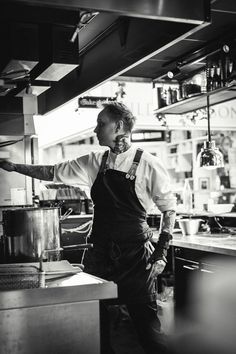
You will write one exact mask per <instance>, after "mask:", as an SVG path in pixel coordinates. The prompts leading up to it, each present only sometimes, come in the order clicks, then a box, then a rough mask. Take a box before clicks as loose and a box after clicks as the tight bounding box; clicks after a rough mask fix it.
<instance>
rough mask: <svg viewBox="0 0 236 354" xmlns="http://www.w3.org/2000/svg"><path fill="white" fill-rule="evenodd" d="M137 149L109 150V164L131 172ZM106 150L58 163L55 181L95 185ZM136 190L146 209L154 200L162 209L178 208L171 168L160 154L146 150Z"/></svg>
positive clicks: (138, 170)
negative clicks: (120, 151)
mask: <svg viewBox="0 0 236 354" xmlns="http://www.w3.org/2000/svg"><path fill="white" fill-rule="evenodd" d="M136 150H137V148H136V147H133V146H131V147H130V148H129V149H128V150H127V151H125V152H123V153H121V154H118V155H117V154H114V153H113V152H112V151H111V150H109V156H108V159H107V164H108V167H109V168H110V169H114V170H118V171H122V172H128V171H129V169H130V167H131V165H132V162H133V159H134V156H135V153H136ZM104 152H105V151H104V150H103V151H94V152H91V153H89V154H88V155H84V156H80V157H78V158H76V159H75V160H71V161H66V162H62V163H59V164H56V165H55V166H54V180H53V181H54V182H55V183H64V184H67V185H79V186H87V187H89V188H91V187H92V185H93V183H94V181H95V179H96V177H97V174H98V171H99V168H100V165H101V162H102V156H103V155H104ZM135 192H136V195H137V197H138V199H139V201H140V203H141V205H142V206H143V208H144V209H145V210H146V211H148V210H149V209H150V208H151V207H152V206H153V202H154V203H155V204H156V205H157V207H158V209H159V210H160V211H161V212H163V211H166V210H175V209H176V198H175V196H174V195H173V193H172V192H171V188H170V178H169V175H168V172H167V170H166V169H165V168H164V166H163V163H162V162H161V160H160V158H158V157H157V156H153V155H152V154H150V153H148V152H145V151H144V152H143V154H142V157H141V160H140V162H139V165H138V168H137V170H136V180H135Z"/></svg>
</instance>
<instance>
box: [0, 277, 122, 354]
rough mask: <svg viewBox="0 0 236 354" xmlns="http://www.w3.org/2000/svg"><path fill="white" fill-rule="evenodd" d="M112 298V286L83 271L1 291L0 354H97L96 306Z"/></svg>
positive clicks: (98, 339) (98, 332)
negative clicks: (41, 285) (39, 284)
mask: <svg viewBox="0 0 236 354" xmlns="http://www.w3.org/2000/svg"><path fill="white" fill-rule="evenodd" d="M116 297H117V286H116V284H114V283H113V282H107V281H105V280H103V279H100V278H96V277H93V276H91V275H89V274H86V273H83V272H81V273H78V274H75V275H73V276H69V277H65V278H61V279H53V280H51V281H47V283H46V287H45V288H40V289H26V290H11V291H1V292H0V337H1V344H0V353H1V354H2V353H12V354H13V353H14V354H41V353H45V354H51V353H57V354H64V353H80V354H88V353H93V354H99V353H100V313H99V301H100V300H104V299H109V298H116Z"/></svg>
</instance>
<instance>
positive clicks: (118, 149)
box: [111, 135, 130, 154]
mask: <svg viewBox="0 0 236 354" xmlns="http://www.w3.org/2000/svg"><path fill="white" fill-rule="evenodd" d="M129 147H130V141H129V136H128V135H118V136H117V137H116V140H115V146H114V148H112V149H111V150H112V152H114V153H115V154H121V153H122V152H125V151H127V150H128V149H129Z"/></svg>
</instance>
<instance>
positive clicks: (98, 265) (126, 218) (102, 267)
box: [84, 149, 157, 303]
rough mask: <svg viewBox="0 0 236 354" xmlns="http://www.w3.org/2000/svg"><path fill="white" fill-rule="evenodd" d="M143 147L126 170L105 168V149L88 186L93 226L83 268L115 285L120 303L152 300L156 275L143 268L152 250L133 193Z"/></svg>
mask: <svg viewBox="0 0 236 354" xmlns="http://www.w3.org/2000/svg"><path fill="white" fill-rule="evenodd" d="M142 153H143V150H140V149H138V150H137V151H136V154H135V157H134V160H133V163H132V165H131V168H130V170H129V171H128V173H125V172H121V171H116V170H112V169H108V167H107V158H108V154H109V151H108V150H107V151H106V152H105V154H104V155H103V158H102V163H101V166H100V170H99V172H98V175H97V178H96V180H95V182H94V184H93V186H92V188H91V198H92V200H93V203H94V219H93V227H92V232H91V235H90V240H89V242H92V243H93V244H94V247H93V248H92V249H89V250H87V251H86V253H85V257H84V265H85V269H84V271H85V272H87V273H90V274H93V275H95V276H98V277H101V278H104V279H106V280H110V281H114V282H115V283H116V284H117V285H118V297H119V300H120V302H125V303H137V302H148V301H153V300H155V299H156V295H157V287H156V277H153V276H152V267H151V269H149V270H146V265H147V260H148V258H149V257H150V255H151V253H152V251H151V249H150V247H149V244H150V238H151V236H152V232H151V230H150V229H149V226H148V224H147V222H146V211H145V210H144V208H143V206H142V205H141V203H140V202H139V199H138V197H137V195H136V192H135V179H136V177H135V173H136V169H137V166H138V164H139V162H140V159H141V156H142Z"/></svg>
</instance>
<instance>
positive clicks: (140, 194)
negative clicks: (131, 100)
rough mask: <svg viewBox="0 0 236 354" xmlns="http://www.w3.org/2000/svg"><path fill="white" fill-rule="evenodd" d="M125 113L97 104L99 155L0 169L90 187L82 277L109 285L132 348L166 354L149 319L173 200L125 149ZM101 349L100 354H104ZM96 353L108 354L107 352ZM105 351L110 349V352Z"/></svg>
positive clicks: (143, 158) (158, 169)
mask: <svg viewBox="0 0 236 354" xmlns="http://www.w3.org/2000/svg"><path fill="white" fill-rule="evenodd" d="M134 123H135V117H134V116H133V114H132V112H131V111H130V110H129V109H128V108H127V107H126V106H125V105H124V104H123V103H119V102H112V103H109V104H105V105H104V108H103V109H102V111H101V112H100V113H99V114H98V118H97V126H96V128H95V130H94V132H95V133H96V135H97V138H98V141H99V144H100V145H101V146H107V147H108V149H107V150H105V152H104V151H98V152H96V151H94V152H91V153H89V154H87V155H84V156H81V157H78V158H77V159H75V160H72V161H66V162H62V163H59V164H56V165H54V166H37V165H22V164H15V163H12V162H7V161H5V162H2V163H1V164H0V167H2V168H3V169H5V170H7V171H16V172H19V173H23V174H25V175H28V176H31V177H34V178H38V179H41V180H48V181H54V182H55V183H64V184H79V185H81V186H82V185H86V186H89V187H90V188H91V198H92V201H93V204H94V217H93V226H92V232H91V235H90V242H92V243H93V245H94V246H93V248H92V249H89V250H88V251H86V253H85V257H84V266H85V269H84V271H85V272H87V273H90V274H93V275H95V276H98V277H101V278H104V279H107V280H112V281H114V282H115V283H116V284H117V286H118V300H119V303H121V304H126V306H127V309H128V311H129V314H130V317H131V319H132V320H133V323H134V326H135V328H136V331H137V334H138V338H139V341H140V344H141V345H142V347H143V348H144V351H145V352H146V353H148V354H153V353H158V354H162V353H166V352H167V349H166V343H165V337H164V335H163V334H162V331H161V324H160V320H159V318H158V315H157V303H156V299H157V281H156V280H157V276H158V275H159V274H161V273H162V271H163V270H164V268H165V265H166V255H167V249H168V247H169V241H170V240H171V239H172V232H173V227H174V222H175V209H176V198H175V196H174V195H173V193H172V191H171V189H170V180H169V176H168V173H167V171H166V169H165V168H164V166H163V164H162V162H161V160H160V159H159V158H158V157H156V156H153V155H151V154H149V153H148V152H145V151H143V150H142V149H139V148H138V149H137V148H135V147H134V146H132V144H131V132H132V130H133V127H134ZM153 202H154V203H155V204H156V205H157V207H158V208H159V210H160V211H161V213H162V224H161V228H160V235H159V240H158V242H157V243H156V245H155V247H154V246H153V244H152V242H151V238H152V232H151V230H150V229H149V226H148V224H147V222H146V216H147V212H146V211H147V210H148V209H149V208H150V207H151V205H152V203H153ZM106 350H107V351H106ZM106 350H105V349H104V351H103V352H104V353H106V354H108V353H110V352H111V351H109V352H108V349H106ZM110 350H111V349H110Z"/></svg>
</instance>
